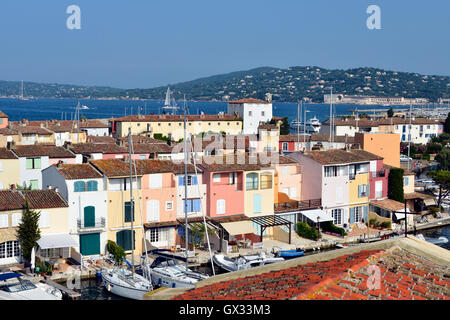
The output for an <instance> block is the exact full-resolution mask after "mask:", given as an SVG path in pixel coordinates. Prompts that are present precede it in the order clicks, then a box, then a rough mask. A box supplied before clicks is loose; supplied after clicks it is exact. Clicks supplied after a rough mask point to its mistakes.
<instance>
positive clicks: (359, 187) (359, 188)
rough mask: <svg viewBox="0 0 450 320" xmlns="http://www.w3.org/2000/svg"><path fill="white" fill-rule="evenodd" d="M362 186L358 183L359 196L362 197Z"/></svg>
mask: <svg viewBox="0 0 450 320" xmlns="http://www.w3.org/2000/svg"><path fill="white" fill-rule="evenodd" d="M361 189H362V188H361V186H360V185H358V198H361Z"/></svg>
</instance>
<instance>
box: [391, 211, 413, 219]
mask: <svg viewBox="0 0 450 320" xmlns="http://www.w3.org/2000/svg"><path fill="white" fill-rule="evenodd" d="M406 213H410V211H409V209H408V208H406ZM394 216H395V219H397V220H402V219H405V214H404V213H400V212H394Z"/></svg>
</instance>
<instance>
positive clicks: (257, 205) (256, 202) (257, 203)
mask: <svg viewBox="0 0 450 320" xmlns="http://www.w3.org/2000/svg"><path fill="white" fill-rule="evenodd" d="M261 212H262V210H261V195H260V194H254V195H253V213H261Z"/></svg>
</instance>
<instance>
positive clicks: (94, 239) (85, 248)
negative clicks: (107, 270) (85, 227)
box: [80, 233, 100, 256]
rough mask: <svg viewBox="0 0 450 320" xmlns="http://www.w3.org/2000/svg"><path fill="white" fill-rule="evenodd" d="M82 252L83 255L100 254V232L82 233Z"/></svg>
mask: <svg viewBox="0 0 450 320" xmlns="http://www.w3.org/2000/svg"><path fill="white" fill-rule="evenodd" d="M80 253H81V254H82V255H83V256H90V255H93V254H100V233H91V234H82V235H80Z"/></svg>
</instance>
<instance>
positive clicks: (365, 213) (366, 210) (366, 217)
mask: <svg viewBox="0 0 450 320" xmlns="http://www.w3.org/2000/svg"><path fill="white" fill-rule="evenodd" d="M363 217H364V222H369V207H368V206H364V207H363Z"/></svg>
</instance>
